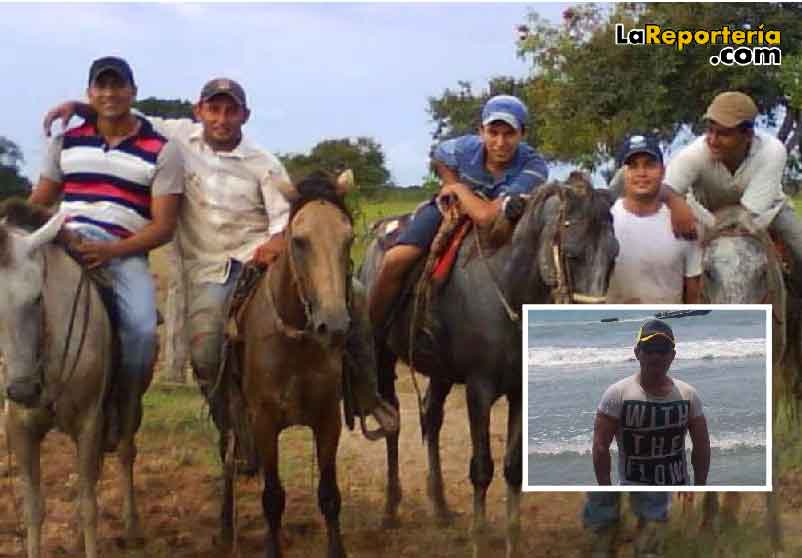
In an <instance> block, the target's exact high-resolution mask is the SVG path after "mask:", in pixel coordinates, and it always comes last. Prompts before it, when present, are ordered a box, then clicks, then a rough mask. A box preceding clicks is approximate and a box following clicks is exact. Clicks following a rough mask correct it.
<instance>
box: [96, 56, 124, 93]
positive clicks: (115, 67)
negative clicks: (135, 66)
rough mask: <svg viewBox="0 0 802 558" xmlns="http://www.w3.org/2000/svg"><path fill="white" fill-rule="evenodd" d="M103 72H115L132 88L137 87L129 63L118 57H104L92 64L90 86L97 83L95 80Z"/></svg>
mask: <svg viewBox="0 0 802 558" xmlns="http://www.w3.org/2000/svg"><path fill="white" fill-rule="evenodd" d="M103 72H114V73H115V74H117V75H118V76H120V77H121V78H122V79H123V81H125V82H127V83H128V84H129V85H130V86H131V87H136V83H135V82H134V72H133V71H132V70H131V66H129V65H128V62H126V61H125V60H123V59H122V58H118V57H116V56H104V57H103V58H98V59H97V60H95V61H94V62H92V66H91V67H90V68H89V85H92V84H93V83H95V80H96V79H97V78H98V76H99V75H100V74H102V73H103Z"/></svg>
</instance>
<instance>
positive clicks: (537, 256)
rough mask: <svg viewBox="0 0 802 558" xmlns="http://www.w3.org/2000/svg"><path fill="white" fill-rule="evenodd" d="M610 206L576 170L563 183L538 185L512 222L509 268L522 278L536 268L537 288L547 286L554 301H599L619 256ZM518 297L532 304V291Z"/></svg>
mask: <svg viewBox="0 0 802 558" xmlns="http://www.w3.org/2000/svg"><path fill="white" fill-rule="evenodd" d="M611 205H612V200H611V198H610V197H609V195H608V194H607V192H606V191H603V190H597V189H595V188H593V186H592V185H591V183H590V180H589V179H588V177H587V176H585V175H583V174H580V173H572V174H571V177H570V178H569V180H568V181H567V182H566V184H565V185H562V184H557V183H553V184H550V185H548V186H545V187H542V188H540V190H538V192H537V193H536V194H535V195H534V196H533V197H532V198H531V199H530V200H529V202H528V206H527V209H526V211H525V212H524V215H523V216H522V217H521V220H520V221H519V223H518V225H517V226H516V230H515V233H514V234H513V252H512V256H511V258H510V262H509V263H508V271H509V272H511V273H513V274H515V273H518V274H519V276H520V274H521V273H522V270H526V269H528V268H534V270H536V271H537V279H538V281H537V282H538V283H540V285H541V287H540V290H542V289H543V288H545V289H547V290H548V291H549V297H548V298H549V300H551V301H552V302H557V303H571V302H579V303H599V302H603V301H604V297H605V294H606V292H607V285H608V283H609V279H610V273H611V271H612V268H613V262H614V261H615V257H616V255H617V254H618V242H617V241H616V239H615V235H614V234H613V221H612V216H611V215H610V206H611ZM533 263H534V264H536V265H534V266H533ZM519 283H520V282H519ZM522 288H527V289H528V290H530V291H531V286H530V287H523V286H521V287H518V290H519V292H520V289H522ZM518 298H519V300H520V301H521V302H535V300H532V298H531V296H530V293H525V294H524V293H522V294H521V295H520V296H519V297H518Z"/></svg>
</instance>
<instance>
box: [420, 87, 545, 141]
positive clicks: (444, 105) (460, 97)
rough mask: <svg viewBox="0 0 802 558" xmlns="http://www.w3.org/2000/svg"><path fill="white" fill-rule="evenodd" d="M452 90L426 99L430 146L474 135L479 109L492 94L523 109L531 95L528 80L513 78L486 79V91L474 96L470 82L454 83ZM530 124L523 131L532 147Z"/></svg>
mask: <svg viewBox="0 0 802 558" xmlns="http://www.w3.org/2000/svg"><path fill="white" fill-rule="evenodd" d="M457 86H458V88H457V89H456V90H452V89H448V88H447V89H446V90H445V91H444V92H443V94H442V95H441V96H440V97H429V108H428V109H427V111H428V112H429V114H430V115H431V117H432V121H433V122H434V124H435V130H434V132H433V133H432V139H433V140H434V144H433V145H432V147H434V145H436V144H438V143H440V142H441V141H444V140H447V139H451V138H454V137H457V136H463V135H466V134H475V133H476V130H477V129H478V128H479V125H480V124H481V115H482V106H484V104H485V102H486V101H487V100H488V99H489V98H490V97H493V96H495V95H515V96H517V97H519V98H520V99H521V100H522V101H523V102H524V103H525V104H526V105H527V106H532V104H533V102H527V101H531V100H530V99H529V96H530V95H531V93H532V89H531V87H529V80H525V79H516V78H513V77H509V76H498V77H494V78H492V79H491V80H490V83H489V84H488V88H487V90H483V91H480V92H479V93H474V92H473V89H472V87H471V83H470V82H468V81H458V82H457ZM530 116H534V117H535V120H534V121H532V122H530V126H529V128H528V129H527V133H526V141H527V142H529V143H530V144H535V142H536V141H537V137H536V135H535V133H534V130H535V129H536V128H537V126H536V125H535V124H536V117H537V115H530Z"/></svg>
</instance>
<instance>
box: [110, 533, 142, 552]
mask: <svg viewBox="0 0 802 558" xmlns="http://www.w3.org/2000/svg"><path fill="white" fill-rule="evenodd" d="M114 542H115V544H116V545H117V548H120V549H130V548H145V537H143V536H141V535H139V536H135V537H116V538H115V539H114Z"/></svg>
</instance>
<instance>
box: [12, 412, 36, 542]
mask: <svg viewBox="0 0 802 558" xmlns="http://www.w3.org/2000/svg"><path fill="white" fill-rule="evenodd" d="M18 420H19V417H17V416H15V412H14V410H13V409H12V410H11V411H10V413H9V416H7V417H6V439H7V440H8V443H9V446H10V447H11V449H12V450H13V452H14V454H15V455H16V457H17V463H18V465H19V470H20V476H21V477H22V486H23V495H24V502H25V527H26V531H27V535H28V537H27V543H28V544H27V547H28V558H39V557H40V553H39V552H40V548H41V545H42V522H43V521H44V517H45V502H44V499H43V498H42V488H41V469H40V462H39V459H40V444H41V443H42V436H41V435H39V434H38V433H37V432H34V431H32V430H29V429H26V428H25V427H24V426H22V425H21V424H20V423H19V422H18Z"/></svg>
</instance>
